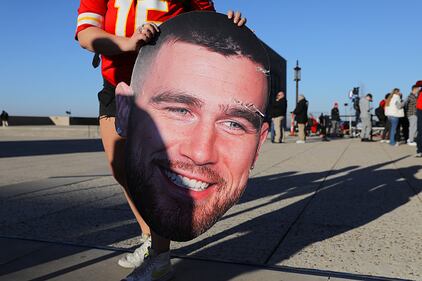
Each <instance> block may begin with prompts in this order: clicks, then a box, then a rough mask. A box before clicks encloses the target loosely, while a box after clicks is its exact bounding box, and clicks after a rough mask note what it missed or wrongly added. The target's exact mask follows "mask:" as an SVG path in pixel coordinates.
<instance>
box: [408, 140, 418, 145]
mask: <svg viewBox="0 0 422 281" xmlns="http://www.w3.org/2000/svg"><path fill="white" fill-rule="evenodd" d="M407 145H410V146H416V142H414V141H410V142H407Z"/></svg>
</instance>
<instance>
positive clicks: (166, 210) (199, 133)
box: [126, 12, 268, 241]
mask: <svg viewBox="0 0 422 281" xmlns="http://www.w3.org/2000/svg"><path fill="white" fill-rule="evenodd" d="M201 14H204V15H206V16H205V17H202V15H201ZM183 16H184V17H186V19H187V20H192V17H194V18H195V21H198V20H199V21H201V20H205V21H207V22H206V23H202V24H200V23H197V24H198V25H200V26H210V27H212V26H213V24H212V22H213V21H218V22H225V24H226V26H229V27H230V28H231V27H232V25H233V26H234V24H233V23H231V22H230V20H228V19H226V17H225V16H222V15H219V14H215V13H214V14H212V15H210V14H208V13H203V12H201V13H192V14H187V15H182V16H180V17H183ZM178 20H179V19H178ZM167 24H172V23H171V22H168V23H167ZM162 30H163V33H164V32H165V28H163V27H162ZM235 31H236V32H240V33H241V32H244V33H247V34H248V35H249V33H250V31H249V30H247V29H246V28H242V29H241V28H238V27H236V30H235ZM214 32H219V30H218V29H216V30H214ZM160 36H163V34H161V35H160ZM247 38H252V39H254V40H256V41H253V40H252V42H250V43H251V44H254V45H258V46H259V44H258V43H259V42H257V41H258V39H257V38H256V37H255V36H253V35H249V37H247ZM241 43H243V44H247V43H249V42H247V41H246V42H241ZM240 45H241V44H240ZM151 48H159V50H155V54H154V58H153V59H152V60H151V59H150V64H149V66H148V70H145V71H142V73H143V77H141V78H139V77H136V75H135V74H136V73H134V76H133V77H132V85H133V84H134V82H139V81H134V79H141V80H142V82H141V83H139V86H138V87H135V89H134V91H135V98H134V102H133V104H132V108H131V113H130V115H129V125H128V142H127V161H126V168H127V175H128V186H129V189H130V193H131V195H132V197H133V199H134V201H135V204H136V206H137V208H138V209H139V211H140V213H141V215H142V216H143V218H144V219H145V220H146V222H147V223H148V224H149V225H150V226H151V228H152V229H153V230H154V231H155V232H156V233H158V234H159V235H161V236H163V237H166V238H169V239H171V240H176V241H185V240H190V239H192V238H194V237H196V236H198V235H200V234H201V233H203V232H205V231H206V230H207V229H209V228H210V227H211V226H212V225H213V224H214V223H215V222H216V221H217V220H218V219H219V218H220V217H221V216H222V215H223V214H224V213H225V212H226V211H227V210H228V209H229V208H230V207H232V206H233V205H234V204H235V203H236V202H237V200H238V199H239V197H240V196H241V194H242V192H243V191H244V189H245V187H246V184H247V180H248V177H249V170H250V168H251V166H252V165H253V163H254V162H255V160H256V157H257V153H258V150H259V147H260V145H261V144H262V142H263V141H264V140H265V138H266V134H267V131H268V128H267V127H266V125H263V123H262V116H261V115H260V112H265V103H266V99H267V89H268V77H267V75H266V73H265V71H264V70H265V65H263V64H260V63H258V62H257V61H254V60H253V59H251V58H250V57H249V56H246V55H242V54H235V55H226V54H222V53H219V52H216V51H215V50H212V49H210V48H208V47H206V46H204V45H201V44H196V43H195V42H185V41H184V40H183V38H180V40H175V39H174V38H173V39H171V40H168V41H165V42H161V44H157V45H156V46H152V47H151ZM262 50H264V49H263V48H262V49H261V51H262ZM141 52H142V51H141ZM147 60H148V59H145V62H146V61H147ZM142 62H143V61H142V54H141V55H140V56H139V57H138V61H137V63H141V64H142Z"/></svg>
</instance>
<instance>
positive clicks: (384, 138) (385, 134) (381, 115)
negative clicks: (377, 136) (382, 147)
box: [375, 93, 391, 143]
mask: <svg viewBox="0 0 422 281" xmlns="http://www.w3.org/2000/svg"><path fill="white" fill-rule="evenodd" d="M389 96H390V93H387V94H386V95H385V97H384V99H383V100H382V101H380V104H379V106H378V107H377V109H375V114H376V115H377V117H378V120H379V121H380V122H381V124H382V126H383V127H384V130H383V131H382V135H381V141H380V142H385V143H389V142H390V141H389V137H390V126H391V124H390V121H389V120H388V118H387V116H385V103H386V102H387V99H388V97H389Z"/></svg>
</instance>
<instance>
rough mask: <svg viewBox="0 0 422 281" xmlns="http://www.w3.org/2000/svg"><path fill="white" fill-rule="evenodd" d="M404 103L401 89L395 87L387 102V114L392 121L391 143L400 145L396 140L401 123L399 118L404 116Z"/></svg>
mask: <svg viewBox="0 0 422 281" xmlns="http://www.w3.org/2000/svg"><path fill="white" fill-rule="evenodd" d="M403 106H404V103H403V102H402V100H401V93H400V89H398V88H395V89H393V91H392V92H391V95H390V96H389V97H388V99H387V102H386V103H385V115H386V116H387V117H388V119H389V120H390V123H391V128H390V145H394V146H399V143H398V142H396V129H397V126H398V123H399V119H400V118H401V117H404V109H403Z"/></svg>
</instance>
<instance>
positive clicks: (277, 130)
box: [270, 91, 287, 143]
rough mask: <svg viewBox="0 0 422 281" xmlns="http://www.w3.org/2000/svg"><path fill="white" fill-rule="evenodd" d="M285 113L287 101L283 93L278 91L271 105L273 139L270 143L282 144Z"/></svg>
mask: <svg viewBox="0 0 422 281" xmlns="http://www.w3.org/2000/svg"><path fill="white" fill-rule="evenodd" d="M286 112H287V100H286V98H285V95H284V92H283V91H280V92H278V93H277V96H276V98H275V101H274V102H273V104H272V105H271V109H270V115H271V120H272V123H273V126H274V138H272V142H274V143H283V142H284V122H285V120H286Z"/></svg>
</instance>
